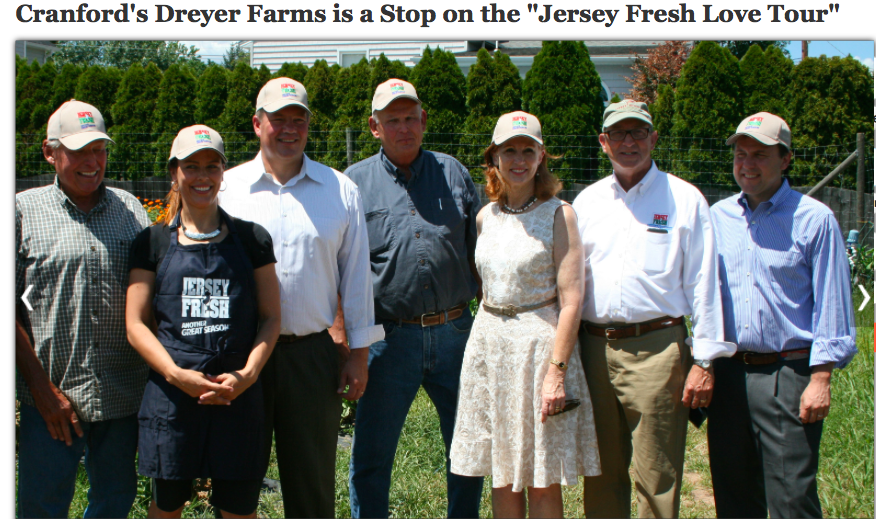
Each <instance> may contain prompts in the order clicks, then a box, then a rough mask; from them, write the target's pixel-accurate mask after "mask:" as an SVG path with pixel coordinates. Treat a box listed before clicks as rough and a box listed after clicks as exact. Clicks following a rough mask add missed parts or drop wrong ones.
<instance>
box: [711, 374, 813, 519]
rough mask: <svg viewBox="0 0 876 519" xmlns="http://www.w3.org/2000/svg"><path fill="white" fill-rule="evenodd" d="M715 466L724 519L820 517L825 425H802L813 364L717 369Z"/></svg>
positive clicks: (717, 499)
mask: <svg viewBox="0 0 876 519" xmlns="http://www.w3.org/2000/svg"><path fill="white" fill-rule="evenodd" d="M714 365H715V390H714V396H713V397H712V403H711V404H710V405H709V460H710V463H711V468H712V484H713V486H714V489H715V509H716V512H717V515H718V517H766V516H767V510H769V516H770V517H771V518H773V519H778V518H781V517H821V503H820V502H819V500H818V489H817V487H816V479H815V475H816V473H817V472H818V447H819V444H820V442H821V430H822V424H823V423H824V422H823V421H821V420H819V421H817V422H814V423H809V424H803V423H802V422H801V421H800V396H801V395H802V394H803V391H804V390H805V389H806V386H807V385H808V384H809V377H810V375H811V373H812V371H811V369H810V368H809V359H800V360H792V361H787V362H785V361H779V362H776V363H774V364H767V365H763V366H754V365H749V364H744V363H742V362H740V361H738V360H734V359H726V358H722V359H717V360H716V361H715V364H714Z"/></svg>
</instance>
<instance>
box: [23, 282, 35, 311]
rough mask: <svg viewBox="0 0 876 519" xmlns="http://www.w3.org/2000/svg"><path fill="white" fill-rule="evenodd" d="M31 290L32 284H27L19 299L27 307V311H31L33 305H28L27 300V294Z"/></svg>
mask: <svg viewBox="0 0 876 519" xmlns="http://www.w3.org/2000/svg"><path fill="white" fill-rule="evenodd" d="M31 290H33V285H28V286H27V288H25V289H24V294H22V295H21V300H22V301H24V306H26V307H27V311H28V312H33V307H32V306H30V301H28V300H27V296H29V295H30V291H31Z"/></svg>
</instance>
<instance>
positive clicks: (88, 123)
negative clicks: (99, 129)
mask: <svg viewBox="0 0 876 519" xmlns="http://www.w3.org/2000/svg"><path fill="white" fill-rule="evenodd" d="M76 115H77V116H78V117H79V126H80V127H82V129H83V130H85V129H86V128H95V127H96V126H97V125H96V124H94V117H92V116H91V112H77V113H76Z"/></svg>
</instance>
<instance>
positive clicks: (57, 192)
mask: <svg viewBox="0 0 876 519" xmlns="http://www.w3.org/2000/svg"><path fill="white" fill-rule="evenodd" d="M97 191H98V199H97V205H95V206H94V208H93V209H92V210H91V211H89V212H88V213H85V211H83V210H82V209H79V207H78V206H77V205H76V204H75V203H73V200H70V197H68V196H67V193H65V192H64V190H63V189H61V181H60V179H59V178H58V175H55V182H54V184H52V196H53V197H54V198H55V201H56V202H58V205H60V206H61V207H64V208H65V209H67V211H78V212H80V213H83V214H86V215H88V214H92V213H94V214H97V213H99V212H101V211H103V210H104V209H106V207H107V204H108V201H107V196H106V184H105V183H103V182H101V183H100V186H99V187H98V188H97ZM74 214H75V213H74Z"/></svg>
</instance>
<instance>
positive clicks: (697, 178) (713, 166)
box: [672, 41, 745, 186]
mask: <svg viewBox="0 0 876 519" xmlns="http://www.w3.org/2000/svg"><path fill="white" fill-rule="evenodd" d="M741 92H744V83H743V80H742V72H741V71H740V69H739V60H737V59H736V58H735V57H734V56H733V54H731V53H730V51H729V50H727V49H726V48H724V47H721V46H720V45H718V44H717V43H715V42H711V41H704V42H700V43H699V44H697V46H696V47H694V49H693V51H691V53H690V57H689V58H688V60H687V62H685V64H684V67H682V69H681V75H680V76H679V78H678V83H677V88H676V90H675V106H674V111H675V114H674V116H673V125H672V133H673V137H674V138H675V139H676V142H675V148H677V149H679V150H687V152H686V153H680V154H678V155H677V157H676V159H675V160H674V161H673V164H672V166H673V169H674V172H675V173H676V174H678V175H679V176H681V177H682V178H684V179H685V180H688V181H691V182H694V183H697V184H701V185H705V184H710V185H725V186H735V185H736V184H735V181H734V180H733V175H732V174H731V173H730V172H731V171H732V170H733V167H732V158H731V156H730V153H729V152H728V148H727V146H726V145H725V144H724V140H725V139H726V138H727V137H728V136H730V135H732V134H733V132H734V131H735V130H736V126H737V125H738V124H739V122H740V121H741V120H742V118H743V117H744V116H745V107H744V95H740V93H741ZM712 171H717V172H721V173H716V174H713V175H712V176H711V178H708V177H706V175H707V174H708V173H709V172H712Z"/></svg>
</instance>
